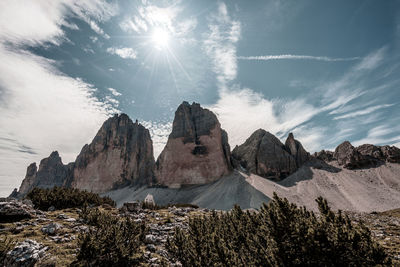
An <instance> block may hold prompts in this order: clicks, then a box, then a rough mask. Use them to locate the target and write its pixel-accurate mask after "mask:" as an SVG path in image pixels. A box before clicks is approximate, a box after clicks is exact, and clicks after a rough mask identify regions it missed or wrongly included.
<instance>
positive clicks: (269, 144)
mask: <svg viewBox="0 0 400 267" xmlns="http://www.w3.org/2000/svg"><path fill="white" fill-rule="evenodd" d="M293 140H294V138H293ZM288 143H290V145H292V140H289V141H288ZM293 144H294V146H293V153H294V155H292V154H291V153H292V152H291V150H290V149H289V148H287V147H286V146H285V145H283V144H282V142H281V141H279V139H278V138H276V137H275V136H274V135H273V134H271V133H269V132H267V131H265V130H263V129H259V130H257V131H255V132H254V133H253V134H252V135H251V136H250V137H249V138H248V139H247V140H246V141H245V142H244V144H242V145H240V146H237V147H235V149H234V150H233V151H232V157H233V159H234V160H235V161H236V162H239V164H240V165H241V166H242V167H243V168H245V169H246V170H248V171H249V172H252V173H255V174H257V175H260V176H262V177H265V178H268V179H272V180H281V179H284V178H286V177H287V176H289V175H290V174H292V173H293V172H295V171H296V170H297V163H296V156H298V160H299V162H303V160H305V158H303V157H304V155H303V154H302V153H303V150H304V149H303V148H302V146H301V144H300V145H298V144H297V143H296V142H294V143H293ZM296 149H297V150H296Z"/></svg>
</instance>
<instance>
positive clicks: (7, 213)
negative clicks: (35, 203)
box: [0, 199, 36, 223]
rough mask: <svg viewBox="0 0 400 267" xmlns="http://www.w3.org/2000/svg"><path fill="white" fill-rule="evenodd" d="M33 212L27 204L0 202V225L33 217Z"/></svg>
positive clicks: (9, 201)
mask: <svg viewBox="0 0 400 267" xmlns="http://www.w3.org/2000/svg"><path fill="white" fill-rule="evenodd" d="M35 214H36V212H35V210H34V209H33V207H32V205H29V203H28V202H25V203H24V202H22V201H17V200H13V199H10V200H8V201H3V202H0V223H1V222H15V221H20V220H23V219H30V218H33V217H35Z"/></svg>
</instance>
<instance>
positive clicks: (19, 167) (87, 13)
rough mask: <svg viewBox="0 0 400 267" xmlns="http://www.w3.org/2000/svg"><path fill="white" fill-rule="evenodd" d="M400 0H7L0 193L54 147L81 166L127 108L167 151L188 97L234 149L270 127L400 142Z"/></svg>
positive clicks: (310, 143) (325, 139) (2, 5)
mask: <svg viewBox="0 0 400 267" xmlns="http://www.w3.org/2000/svg"><path fill="white" fill-rule="evenodd" d="M399 59H400V1H396V0H385V1H377V0H370V1H358V0H337V1H319V0H303V1H288V0H266V1H255V0H254V1H243V0H242V1H238V0H236V1H233V0H232V1H203V0H202V1H194V0H193V1H190V0H188V1H184V0H181V1H179V0H167V1H166V0H158V1H150V0H142V1H132V0H129V1H128V0H126V1H103V0H86V1H78V0H2V1H0V114H1V115H0V196H6V195H8V194H9V193H10V192H11V191H12V189H13V188H15V187H19V185H20V183H21V181H22V179H23V178H24V176H25V173H26V167H27V166H28V165H29V164H30V163H32V162H36V163H37V164H38V163H39V162H40V160H41V159H42V158H44V157H47V156H48V155H50V153H51V152H52V151H54V150H57V151H59V153H60V155H61V157H62V159H63V162H64V163H68V162H71V161H74V160H75V158H76V156H77V155H78V153H79V152H80V150H81V148H82V146H83V145H84V144H86V143H89V142H91V140H92V139H93V137H94V135H95V134H96V132H97V130H98V129H99V127H100V126H101V124H102V123H103V122H104V120H106V119H107V118H108V117H110V116H112V115H113V114H115V113H121V112H123V113H126V114H128V115H129V116H130V117H131V118H132V119H133V120H135V119H138V120H139V122H140V123H142V124H143V125H144V126H146V127H147V128H148V129H149V130H150V133H151V135H152V139H153V144H154V151H155V157H157V156H158V154H159V153H160V152H161V151H162V149H163V147H164V145H165V143H166V140H167V138H168V135H169V133H170V131H171V125H172V120H173V116H174V112H175V110H176V108H177V107H178V105H179V104H180V103H182V101H189V102H192V101H195V102H198V103H200V104H201V105H202V106H203V107H206V108H208V109H210V110H212V111H214V112H215V113H216V114H217V116H218V118H219V120H220V122H221V125H222V128H224V129H225V130H226V131H227V132H228V136H229V143H230V145H231V147H232V148H233V147H234V146H235V145H240V144H241V143H243V142H244V141H245V140H246V138H248V137H249V136H250V134H251V133H252V132H254V131H255V130H257V129H259V128H263V129H265V130H267V131H269V132H271V133H273V134H275V135H277V136H278V138H280V139H281V140H282V141H284V140H285V139H286V137H287V134H288V133H289V132H293V133H294V135H295V138H296V139H298V140H300V141H301V142H302V144H303V146H304V147H305V148H306V149H307V150H308V151H310V152H314V151H319V150H321V149H334V148H335V147H336V146H337V145H338V144H340V143H341V142H343V141H345V140H349V141H350V142H352V144H353V145H360V144H363V143H372V144H377V145H382V144H390V145H396V146H399V147H400V119H399V114H400V105H399V103H400V75H399V74H400V60H399Z"/></svg>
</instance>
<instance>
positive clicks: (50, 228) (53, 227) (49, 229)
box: [41, 222, 61, 235]
mask: <svg viewBox="0 0 400 267" xmlns="http://www.w3.org/2000/svg"><path fill="white" fill-rule="evenodd" d="M59 229H61V225H60V224H58V223H55V222H52V223H50V224H48V225H46V226H43V227H42V229H41V230H42V232H43V233H44V234H48V235H54V234H56V233H57V232H58V230H59Z"/></svg>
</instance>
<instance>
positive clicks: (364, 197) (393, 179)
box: [104, 161, 400, 212]
mask: <svg viewBox="0 0 400 267" xmlns="http://www.w3.org/2000/svg"><path fill="white" fill-rule="evenodd" d="M273 192H276V193H277V194H278V195H279V196H281V197H286V198H287V199H288V200H289V201H291V202H294V203H296V204H298V205H301V206H306V207H307V208H309V209H312V210H317V205H316V202H315V199H316V198H317V197H318V196H323V197H324V198H326V199H327V200H328V203H329V204H330V206H331V207H332V208H333V209H335V210H336V209H341V210H348V211H358V212H372V211H385V210H390V209H395V208H400V164H391V163H387V164H383V165H381V166H379V167H376V168H368V169H361V170H347V169H342V168H340V167H339V166H338V165H336V164H335V163H330V165H328V164H326V163H322V162H320V161H313V162H310V163H308V164H306V165H304V166H303V167H301V168H300V169H299V170H298V171H297V172H296V173H294V174H292V175H290V176H289V177H287V178H286V179H285V180H283V181H281V182H278V183H276V182H272V181H270V180H267V179H265V178H262V177H260V176H257V175H254V174H250V175H248V174H246V173H244V172H239V171H235V172H234V173H233V174H231V175H229V176H226V177H223V178H221V179H220V180H218V181H216V182H214V183H211V184H206V185H201V186H189V187H184V188H180V189H172V188H146V187H141V188H129V187H126V188H122V189H118V190H114V191H110V192H108V193H106V194H104V195H108V196H110V197H111V198H113V199H114V200H115V201H116V202H117V205H118V206H121V205H122V204H123V203H124V202H128V201H133V200H143V199H144V198H145V197H146V196H147V194H152V195H153V196H154V200H155V201H156V203H157V204H160V205H165V204H170V203H192V204H196V205H198V206H200V207H203V208H209V209H218V210H229V209H231V208H232V207H233V205H235V204H238V205H240V206H241V207H242V208H244V209H248V208H259V207H260V205H261V204H262V203H263V202H268V201H269V200H270V198H272V196H273Z"/></svg>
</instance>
